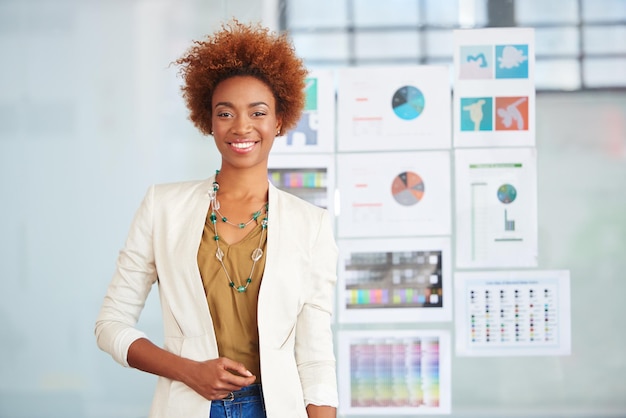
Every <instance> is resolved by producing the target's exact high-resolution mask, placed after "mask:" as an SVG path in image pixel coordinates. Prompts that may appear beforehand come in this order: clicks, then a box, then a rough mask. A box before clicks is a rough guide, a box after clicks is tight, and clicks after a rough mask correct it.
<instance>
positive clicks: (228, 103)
mask: <svg viewBox="0 0 626 418" xmlns="http://www.w3.org/2000/svg"><path fill="white" fill-rule="evenodd" d="M261 105H264V106H267V107H269V106H270V105H268V104H267V103H265V102H252V103H250V104H249V105H248V107H249V108H251V107H256V106H261ZM218 106H227V107H235V106H234V105H233V104H232V103H231V102H219V103H216V104H215V107H218Z"/></svg>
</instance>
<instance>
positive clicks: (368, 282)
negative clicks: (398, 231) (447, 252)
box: [344, 251, 443, 309]
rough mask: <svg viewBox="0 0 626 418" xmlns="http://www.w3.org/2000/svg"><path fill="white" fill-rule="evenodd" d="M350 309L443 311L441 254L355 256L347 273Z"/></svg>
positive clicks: (411, 252)
mask: <svg viewBox="0 0 626 418" xmlns="http://www.w3.org/2000/svg"><path fill="white" fill-rule="evenodd" d="M344 276H345V286H346V293H345V294H346V301H345V303H346V308H347V309H371V308H397V307H405V308H415V307H425V308H429V307H430V308H440V307H442V306H443V288H442V254H441V251H398V252H382V253H381V252H359V253H352V254H351V256H350V258H349V259H348V260H347V261H346V265H345V270H344Z"/></svg>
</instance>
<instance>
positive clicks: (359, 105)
mask: <svg viewBox="0 0 626 418" xmlns="http://www.w3.org/2000/svg"><path fill="white" fill-rule="evenodd" d="M337 85H338V93H337V106H338V109H337V115H338V116H337V117H338V121H337V123H338V138H337V149H338V150H339V151H367V150H371V151H376V150H380V151H384V150H423V149H446V148H450V146H451V142H452V139H451V126H450V118H451V116H450V113H451V111H450V100H451V97H450V70H449V68H448V67H446V66H425V65H424V66H407V67H385V68H363V67H360V68H345V69H341V70H340V71H339V72H338V83H337Z"/></svg>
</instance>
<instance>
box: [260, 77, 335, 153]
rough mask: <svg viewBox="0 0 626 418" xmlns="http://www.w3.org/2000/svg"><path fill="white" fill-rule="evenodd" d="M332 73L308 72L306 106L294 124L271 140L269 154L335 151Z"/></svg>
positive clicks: (333, 82) (333, 81) (333, 84)
mask: <svg viewBox="0 0 626 418" xmlns="http://www.w3.org/2000/svg"><path fill="white" fill-rule="evenodd" d="M334 77H335V75H334V72H332V71H331V70H315V71H312V72H311V73H310V74H309V76H308V77H307V79H306V105H305V107H304V112H303V113H302V117H301V118H300V121H299V122H298V126H296V128H295V129H294V130H293V131H291V132H289V133H288V134H287V135H284V136H280V137H278V138H276V140H275V141H274V146H273V147H272V153H276V154H291V153H306V154H309V153H315V152H322V153H323V152H333V151H334V150H335V79H334Z"/></svg>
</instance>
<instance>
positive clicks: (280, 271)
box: [96, 21, 337, 418]
mask: <svg viewBox="0 0 626 418" xmlns="http://www.w3.org/2000/svg"><path fill="white" fill-rule="evenodd" d="M177 64H179V65H180V66H181V72H182V74H183V76H184V80H185V84H184V87H183V92H184V97H185V99H186V102H187V105H188V107H189V109H190V119H191V120H192V121H193V122H194V124H195V125H196V126H197V127H198V129H200V131H201V132H203V133H205V134H211V135H212V136H213V137H214V139H215V144H216V145H217V149H218V151H219V152H220V154H221V167H220V168H219V170H218V171H217V172H216V174H215V175H214V176H212V177H211V178H209V179H207V180H204V181H194V182H186V183H176V184H168V185H157V186H152V187H151V188H150V189H149V190H148V192H147V194H146V196H145V198H144V200H143V202H142V204H141V206H140V208H139V210H138V212H137V214H136V215H135V219H134V220H133V223H132V225H131V229H130V232H129V235H128V238H127V241H126V244H125V247H124V249H123V250H122V251H121V252H120V255H119V259H118V263H117V269H116V272H115V274H114V277H113V279H112V281H111V284H110V285H109V288H108V291H107V294H106V296H105V299H104V302H103V305H102V308H101V311H100V314H99V316H98V319H97V322H96V337H97V342H98V345H99V347H100V348H101V349H103V350H104V351H106V352H108V353H110V354H111V355H112V356H113V357H114V358H115V360H116V361H118V362H119V363H121V364H122V365H124V366H126V367H134V368H137V369H140V370H143V371H146V372H148V373H152V374H155V375H158V376H159V379H158V381H157V387H156V391H155V396H154V400H153V404H152V408H151V412H150V417H153V418H157V417H167V418H195V417H198V418H200V417H202V418H206V417H207V415H208V416H210V417H211V418H215V417H226V416H228V417H233V418H236V417H242V418H243V417H251V418H252V417H254V418H256V417H265V416H267V417H271V418H295V417H307V416H308V417H311V418H313V417H335V416H336V409H335V408H336V406H337V386H336V375H335V359H334V355H333V347H332V332H331V326H330V324H331V311H332V305H333V290H334V284H335V281H336V262H337V247H336V244H335V241H334V238H333V236H332V228H331V222H330V218H329V215H328V212H327V211H325V210H323V209H320V208H318V207H316V206H313V205H311V204H309V203H307V202H305V201H303V200H300V199H298V198H296V197H294V196H292V195H290V194H288V193H285V192H283V191H280V190H278V189H277V188H275V187H274V186H272V185H271V184H270V183H269V182H268V172H267V164H268V155H269V152H270V149H271V148H272V144H273V142H274V138H275V137H276V136H278V135H280V134H281V132H282V133H284V132H285V131H288V130H289V129H291V128H293V127H294V126H295V125H296V123H297V121H298V119H299V117H300V114H301V112H302V109H303V106H304V99H305V97H304V85H305V84H304V82H305V77H306V74H307V71H306V70H305V68H304V67H303V64H302V61H301V60H300V59H299V58H297V57H296V56H295V53H294V50H293V47H292V46H291V44H290V43H289V41H288V40H287V38H286V36H285V35H276V34H272V33H270V32H269V31H268V30H267V29H263V28H261V27H259V26H253V25H243V24H241V23H239V22H237V21H233V22H231V23H230V24H228V25H225V26H223V27H222V28H221V29H220V30H219V31H218V32H216V33H215V34H213V35H212V36H210V37H208V38H207V39H206V40H204V41H202V42H196V43H195V44H194V45H193V46H192V47H191V48H190V50H189V51H188V52H187V53H186V55H185V56H183V57H182V58H180V59H179V60H178V61H177ZM154 283H158V287H159V295H160V301H161V307H162V313H163V321H164V337H165V340H164V347H163V348H160V347H158V346H156V345H155V344H153V343H152V342H150V340H149V339H148V337H147V336H146V335H145V334H144V333H142V332H141V331H139V330H138V329H136V328H135V325H136V323H137V320H138V318H139V315H140V313H141V310H142V308H143V306H144V303H145V300H146V297H147V295H148V293H149V292H150V289H151V287H152V285H153V284H154Z"/></svg>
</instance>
